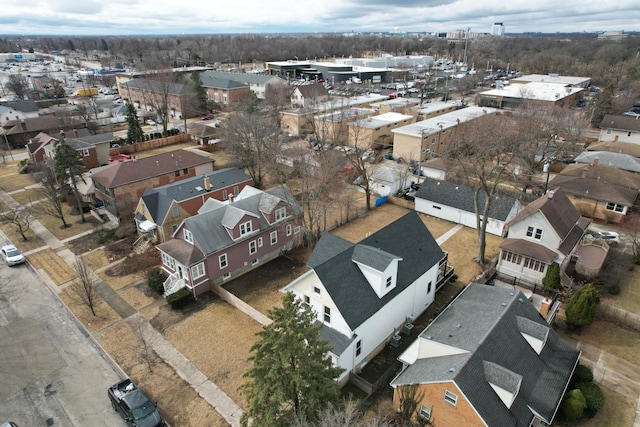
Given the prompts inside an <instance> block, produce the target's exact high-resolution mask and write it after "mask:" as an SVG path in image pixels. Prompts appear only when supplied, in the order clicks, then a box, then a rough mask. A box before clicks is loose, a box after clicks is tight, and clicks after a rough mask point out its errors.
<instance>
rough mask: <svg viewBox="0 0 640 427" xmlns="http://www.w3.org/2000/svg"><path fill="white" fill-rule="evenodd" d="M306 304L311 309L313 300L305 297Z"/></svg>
mask: <svg viewBox="0 0 640 427" xmlns="http://www.w3.org/2000/svg"><path fill="white" fill-rule="evenodd" d="M304 303H305V304H306V305H307V306H308V307H311V298H309V297H308V296H307V295H305V296H304Z"/></svg>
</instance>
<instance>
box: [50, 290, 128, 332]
mask: <svg viewBox="0 0 640 427" xmlns="http://www.w3.org/2000/svg"><path fill="white" fill-rule="evenodd" d="M59 296H60V299H61V300H62V301H63V302H64V304H65V305H66V306H67V307H68V308H69V310H71V311H72V312H73V314H75V316H76V317H77V318H78V319H80V321H81V322H82V324H83V325H85V326H86V328H87V329H88V330H89V331H91V332H95V331H100V330H102V329H104V328H106V327H108V326H110V325H112V324H114V323H115V322H117V321H118V320H120V316H119V315H118V313H116V312H115V311H114V310H113V309H112V308H111V306H110V305H109V304H107V303H106V302H105V301H104V300H103V299H102V298H101V297H100V296H99V295H96V298H95V305H94V310H95V312H96V315H95V316H94V315H93V314H91V310H90V309H89V307H88V306H87V305H86V304H84V303H83V302H82V300H81V299H80V296H79V295H78V293H77V292H76V291H75V289H73V285H71V286H67V287H66V288H64V289H63V290H62V291H61V292H60V294H59Z"/></svg>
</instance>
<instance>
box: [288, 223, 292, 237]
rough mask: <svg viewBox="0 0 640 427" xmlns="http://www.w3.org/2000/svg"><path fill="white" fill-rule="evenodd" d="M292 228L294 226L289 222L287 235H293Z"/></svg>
mask: <svg viewBox="0 0 640 427" xmlns="http://www.w3.org/2000/svg"><path fill="white" fill-rule="evenodd" d="M292 229H293V227H292V226H291V224H287V236H291V232H292Z"/></svg>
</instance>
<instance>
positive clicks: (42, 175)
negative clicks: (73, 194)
mask: <svg viewBox="0 0 640 427" xmlns="http://www.w3.org/2000/svg"><path fill="white" fill-rule="evenodd" d="M36 181H37V182H38V183H39V184H40V187H39V188H38V195H39V196H40V198H42V199H44V201H43V202H42V203H41V204H40V206H41V210H42V212H43V213H45V214H47V215H49V216H52V217H54V218H59V219H60V221H62V228H67V227H69V226H70V225H69V224H67V221H66V219H65V214H64V205H63V203H64V197H63V194H62V191H61V188H60V185H59V184H58V181H57V180H56V173H55V171H54V170H53V169H52V168H51V167H49V166H43V167H42V168H41V169H40V171H39V172H37V173H36Z"/></svg>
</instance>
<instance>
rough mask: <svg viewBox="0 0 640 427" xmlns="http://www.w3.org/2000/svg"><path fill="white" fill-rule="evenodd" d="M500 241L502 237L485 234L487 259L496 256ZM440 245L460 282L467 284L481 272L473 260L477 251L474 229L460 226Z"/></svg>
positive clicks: (476, 237) (476, 236)
mask: <svg viewBox="0 0 640 427" xmlns="http://www.w3.org/2000/svg"><path fill="white" fill-rule="evenodd" d="M501 241H502V239H501V238H499V237H498V236H494V235H493V234H487V236H486V242H487V245H486V251H485V258H486V259H487V260H491V259H492V258H494V257H496V256H498V253H499V249H498V245H499V244H500V242H501ZM441 247H442V250H444V251H446V252H447V253H448V254H449V264H450V265H451V266H453V268H455V271H456V274H457V275H458V276H459V279H458V280H459V281H460V282H461V283H464V284H467V283H469V282H471V281H473V280H474V279H475V278H476V277H477V276H478V275H479V274H480V273H482V268H481V267H480V265H479V264H477V263H475V262H474V261H473V259H474V258H475V256H476V254H477V252H478V235H477V232H476V230H475V229H471V228H468V227H462V228H461V229H460V230H458V232H457V233H455V234H454V235H453V236H451V237H450V238H449V239H448V240H447V241H446V242H444V243H443V244H442V245H441Z"/></svg>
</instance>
